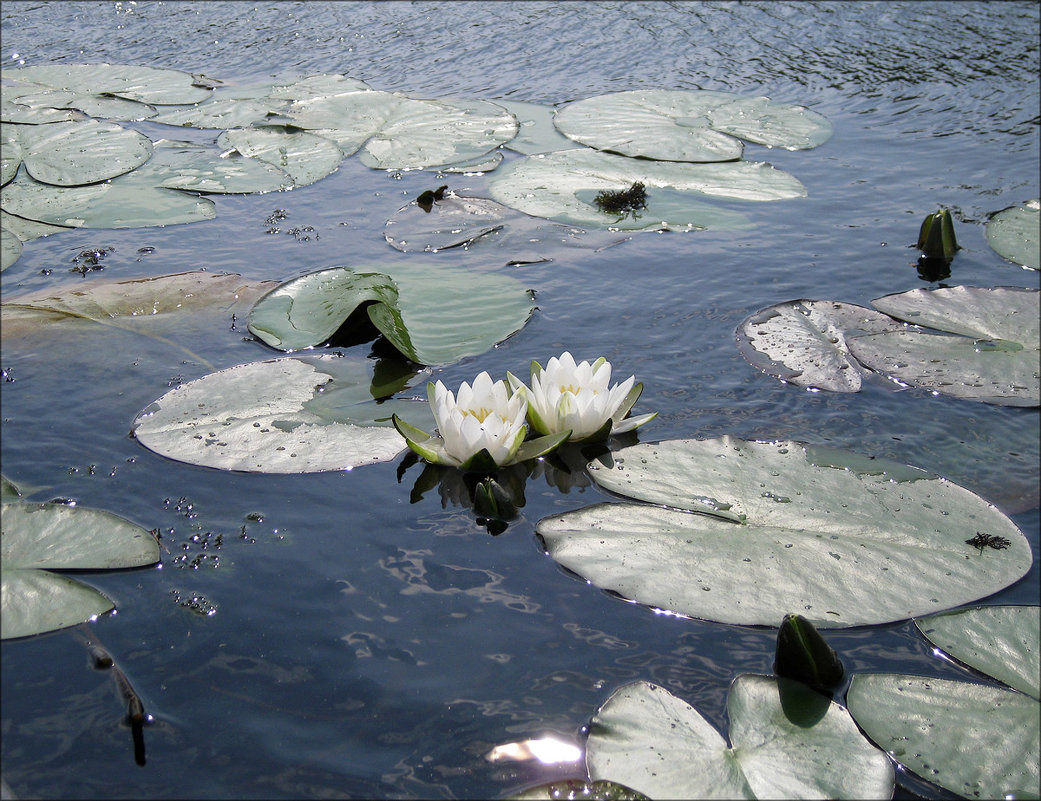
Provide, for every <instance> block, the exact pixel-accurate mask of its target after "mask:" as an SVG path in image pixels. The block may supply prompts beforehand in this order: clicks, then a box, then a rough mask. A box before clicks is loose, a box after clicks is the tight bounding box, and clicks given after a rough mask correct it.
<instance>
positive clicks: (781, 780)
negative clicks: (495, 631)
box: [586, 674, 894, 799]
mask: <svg viewBox="0 0 1041 801" xmlns="http://www.w3.org/2000/svg"><path fill="white" fill-rule="evenodd" d="M727 712H728V716H729V719H730V745H729V746H728V745H727V740H726V739H725V738H724V737H723V736H722V735H721V734H720V733H719V732H718V731H716V729H715V728H714V727H713V726H712V724H710V723H709V722H708V721H707V720H705V718H704V717H703V716H702V715H701V713H699V712H698V711H697V710H696V709H694V708H693V707H692V706H690V705H689V704H687V703H685V702H684V701H682V700H681V699H679V698H677V697H676V696H674V695H672V694H671V693H670V692H669V691H668V690H666V689H664V688H663V687H659V686H657V685H655V684H650V683H648V682H645V681H638V682H633V683H632V684H627V685H625V686H624V687H622V688H621V689H619V690H617V691H616V692H615V693H614V694H613V695H612V696H611V697H610V698H609V699H608V700H607V702H606V703H605V704H604V705H603V706H602V707H601V708H600V709H599V710H598V711H597V713H596V715H595V716H594V717H593V721H592V723H591V724H590V727H589V739H588V741H587V743H586V764H587V766H588V768H589V775H590V777H591V778H593V779H610V780H611V781H615V782H620V783H621V784H624V785H625V786H627V787H631V788H632V789H634V790H636V791H637V792H640V793H644V794H646V795H647V796H649V797H651V798H750V799H752V798H890V797H892V794H893V786H894V773H893V766H892V763H891V762H890V761H889V759H888V758H887V757H886V755H885V754H883V753H882V752H881V751H879V750H878V749H877V748H875V747H874V746H873V745H872V744H871V743H870V742H868V741H867V740H866V739H865V738H864V736H863V735H862V734H861V733H860V731H859V730H858V729H857V727H856V724H855V723H854V722H853V719H852V718H850V716H849V713H848V712H847V711H846V710H845V709H843V708H842V707H841V706H839V705H838V704H836V703H834V702H832V701H831V700H830V699H828V698H826V697H825V696H823V695H821V694H820V693H817V692H815V691H814V690H811V689H810V688H809V687H806V686H805V685H802V684H800V683H799V682H795V681H792V680H790V679H785V678H778V677H773V676H756V675H751V674H744V675H741V676H738V677H737V678H736V679H735V680H734V683H733V685H732V686H731V688H730V694H729V696H728V697H727Z"/></svg>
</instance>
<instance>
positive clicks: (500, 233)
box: [384, 194, 624, 264]
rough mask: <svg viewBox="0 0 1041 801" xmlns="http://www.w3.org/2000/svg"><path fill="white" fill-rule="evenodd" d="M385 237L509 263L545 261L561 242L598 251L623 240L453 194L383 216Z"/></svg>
mask: <svg viewBox="0 0 1041 801" xmlns="http://www.w3.org/2000/svg"><path fill="white" fill-rule="evenodd" d="M384 236H385V237H386V240H387V242H388V243H389V244H390V246H391V247H393V248H394V249H395V250H400V251H401V252H402V253H438V252H440V251H444V250H453V249H456V248H459V249H460V250H463V251H469V250H472V249H478V250H481V251H484V250H495V251H497V252H499V253H501V254H502V255H503V256H504V257H505V262H506V263H507V264H532V263H536V262H543V261H549V260H550V258H549V257H548V256H546V255H544V254H546V253H553V252H554V251H555V250H556V248H559V247H560V246H561V245H563V246H564V247H574V248H588V249H590V250H601V249H603V248H607V247H611V246H612V245H615V244H618V243H619V242H622V241H624V238H622V237H621V236H620V235H619V234H616V233H610V232H607V231H602V230H596V231H588V230H586V229H583V228H578V227H576V226H573V225H562V224H560V223H552V222H547V221H545V220H540V219H539V218H537V217H530V216H528V215H527V214H523V213H521V212H519V211H516V210H515V209H511V208H509V207H508V206H503V205H502V204H501V203H496V202H495V201H494V200H490V199H488V198H483V197H467V196H464V195H455V194H446V195H444V196H443V197H442V198H441V199H440V200H437V201H432V202H431V204H430V207H429V210H427V209H426V208H425V206H424V205H421V204H419V203H417V202H416V201H415V200H413V201H412V202H411V203H409V204H408V205H407V206H405V207H404V208H402V209H399V210H398V212H397V213H396V214H395V215H394V216H393V217H391V218H390V219H389V220H388V221H387V225H386V228H385V229H384Z"/></svg>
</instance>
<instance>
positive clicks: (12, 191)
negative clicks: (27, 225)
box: [0, 170, 217, 228]
mask: <svg viewBox="0 0 1041 801" xmlns="http://www.w3.org/2000/svg"><path fill="white" fill-rule="evenodd" d="M140 172H141V170H134V171H133V172H131V173H129V174H127V175H121V176H119V177H118V178H115V179H113V180H111V181H106V182H104V183H99V184H91V185H89V186H51V185H49V184H42V183H39V182H38V181H34V180H32V179H31V178H29V177H28V176H26V175H24V174H19V175H18V176H17V177H16V178H15V179H14V180H13V181H11V183H9V184H7V185H6V186H5V187H3V189H2V190H0V203H2V204H3V208H4V209H5V210H6V211H8V212H10V213H11V214H14V215H17V216H19V217H25V218H28V219H30V220H36V221H38V222H42V223H48V224H50V225H58V226H63V227H66V228H138V227H145V226H156V225H175V224H180V223H190V222H200V221H202V220H212V219H214V218H215V217H216V216H217V210H216V208H215V206H214V205H213V201H211V200H208V199H207V198H203V197H198V196H196V195H191V194H187V193H184V192H179V191H177V190H176V189H165V188H163V187H159V186H155V185H153V184H152V183H151V182H150V179H149V178H147V177H145V178H143V177H142V176H141V175H139V174H138V173H140Z"/></svg>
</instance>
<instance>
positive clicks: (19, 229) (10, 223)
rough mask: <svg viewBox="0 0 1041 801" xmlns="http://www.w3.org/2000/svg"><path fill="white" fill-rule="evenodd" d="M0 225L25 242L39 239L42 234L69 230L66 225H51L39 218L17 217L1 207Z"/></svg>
mask: <svg viewBox="0 0 1041 801" xmlns="http://www.w3.org/2000/svg"><path fill="white" fill-rule="evenodd" d="M0 225H2V226H3V227H4V228H6V229H7V230H8V231H10V232H11V233H12V234H14V235H15V236H17V237H18V238H19V239H20V240H21V241H22V242H23V243H25V242H31V241H32V240H34V239H39V238H40V237H41V236H50V235H51V234H57V233H61V232H62V231H68V230H69V228H68V226H65V225H50V224H48V223H42V222H39V221H37V220H27V219H26V218H25V217H16V216H15V215H14V214H8V213H7V212H6V211H4V210H3V209H0Z"/></svg>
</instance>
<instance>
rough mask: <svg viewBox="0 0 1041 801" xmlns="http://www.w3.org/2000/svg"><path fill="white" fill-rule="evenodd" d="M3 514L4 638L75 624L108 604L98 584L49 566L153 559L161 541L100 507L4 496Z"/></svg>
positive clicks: (120, 564)
mask: <svg viewBox="0 0 1041 801" xmlns="http://www.w3.org/2000/svg"><path fill="white" fill-rule="evenodd" d="M2 521H3V522H2V526H3V540H2V542H3V546H2V562H0V564H2V565H3V567H2V569H0V577H2V581H3V607H2V628H3V633H2V637H3V639H8V638H11V637H27V636H29V635H32V634H39V633H41V632H45V631H52V630H55V629H60V628H65V627H66V626H73V625H76V624H77V623H83V622H84V621H86V620H90V619H91V618H93V617H96V616H97V615H101V614H104V613H105V612H107V611H109V610H110V609H112V608H113V606H114V604H113V603H112V601H111V600H109V599H108V598H106V597H105V596H104V595H102V594H101V593H99V592H98V591H97V590H95V589H93V588H92V587H88V586H87V585H85V584H83V583H81V582H79V581H76V580H74V579H71V578H68V577H66V576H59V575H56V574H54V573H51V572H50V570H70V569H75V570H110V569H116V568H126V567H140V566H142V565H149V564H153V563H155V562H157V561H158V560H159V544H158V542H157V541H156V539H155V538H154V537H153V536H152V535H151V534H150V533H149V532H148V531H147V530H145V529H143V528H141V527H140V526H137V525H135V524H133V523H131V522H129V521H128V520H124V519H123V518H121V517H118V516H116V515H114V514H111V513H109V512H105V511H102V510H99V509H87V508H83V507H74V506H67V505H65V504H57V503H40V504H36V503H5V504H4V505H3V517H2ZM44 568H47V569H44Z"/></svg>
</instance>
